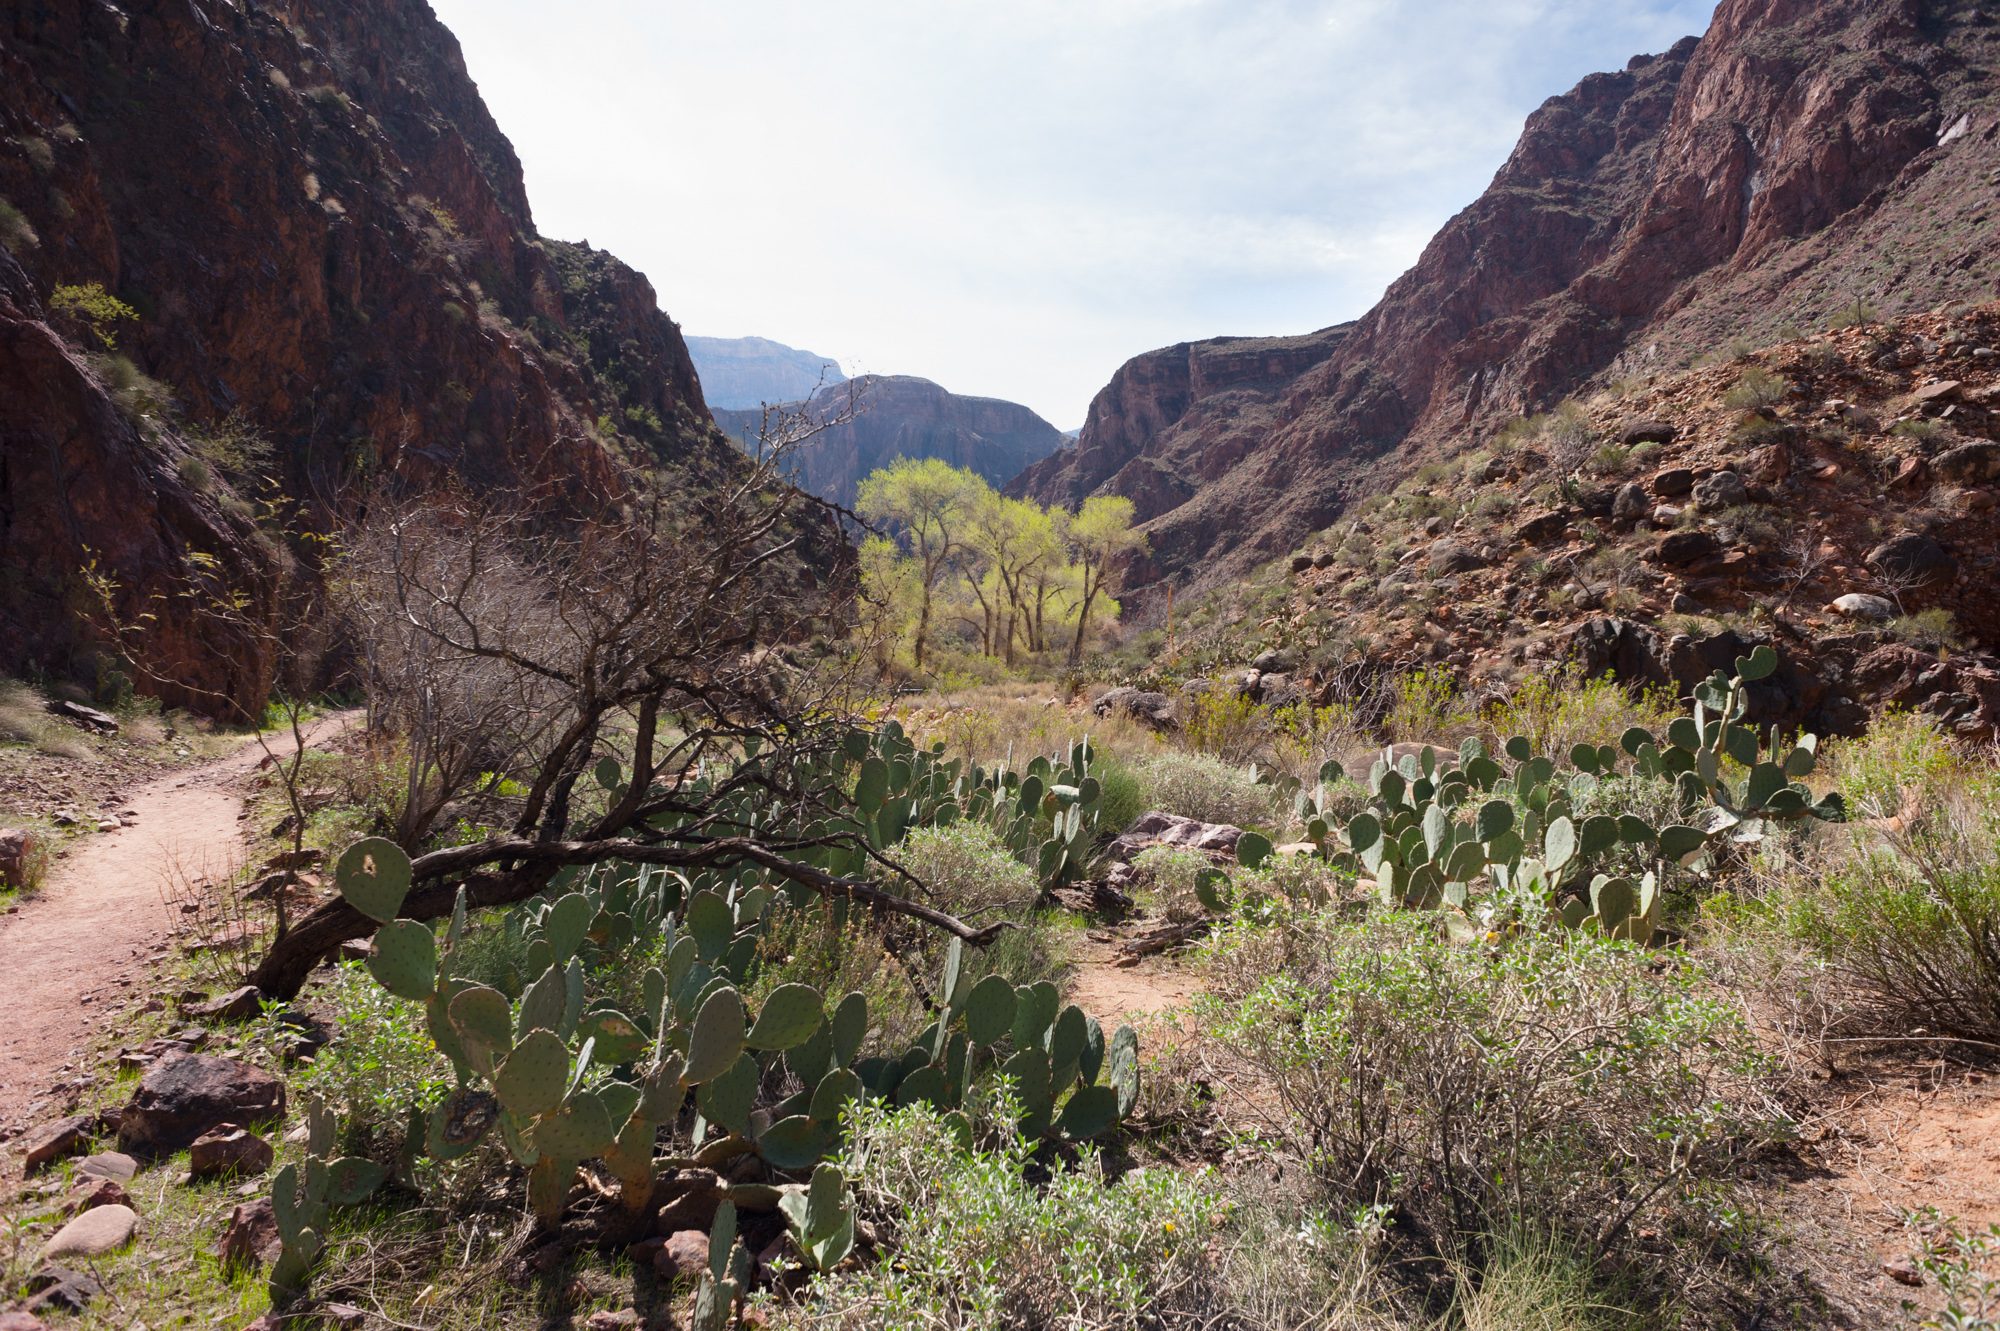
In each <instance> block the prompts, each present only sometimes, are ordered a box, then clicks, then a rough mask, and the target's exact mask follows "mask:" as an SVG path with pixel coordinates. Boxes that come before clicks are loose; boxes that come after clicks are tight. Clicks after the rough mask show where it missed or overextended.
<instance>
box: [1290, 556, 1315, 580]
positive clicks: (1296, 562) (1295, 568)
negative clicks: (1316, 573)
mask: <svg viewBox="0 0 2000 1331" xmlns="http://www.w3.org/2000/svg"><path fill="white" fill-rule="evenodd" d="M1312 566H1313V557H1312V556H1311V555H1293V556H1292V573H1293V575H1294V576H1296V575H1298V574H1300V573H1308V572H1311V571H1312Z"/></svg>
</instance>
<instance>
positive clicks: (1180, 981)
mask: <svg viewBox="0 0 2000 1331" xmlns="http://www.w3.org/2000/svg"><path fill="white" fill-rule="evenodd" d="M1199 989H1200V986H1199V985H1198V984H1197V983H1196V982H1195V979H1194V977H1193V976H1192V975H1190V974H1189V973H1188V971H1187V968H1186V967H1185V966H1183V965H1181V964H1180V963H1178V962H1176V961H1175V960H1174V959H1173V957H1171V956H1158V957H1147V958H1145V959H1144V960H1142V961H1140V962H1139V963H1138V964H1137V965H1130V966H1120V965H1119V964H1118V943H1117V939H1116V935H1115V934H1112V933H1110V932H1106V931H1099V930H1093V931H1092V932H1091V933H1090V934H1089V935H1087V936H1086V937H1085V938H1084V941H1083V943H1082V945H1081V946H1080V947H1079V948H1078V949H1077V953H1076V971H1075V973H1074V974H1073V975H1072V976H1071V977H1070V986H1069V1001H1070V1002H1072V1003H1074V1004H1076V1005H1077V1006H1078V1007H1080V1008H1082V1009H1083V1010H1084V1012H1085V1013H1087V1014H1088V1015H1090V1016H1093V1017H1095V1018H1097V1020H1098V1022H1099V1023H1100V1024H1102V1025H1103V1026H1104V1027H1105V1028H1106V1029H1112V1028H1115V1027H1117V1026H1118V1025H1120V1024H1121V1023H1125V1022H1130V1023H1132V1024H1134V1025H1138V1024H1140V1023H1141V1022H1142V1021H1144V1020H1145V1019H1146V1018H1149V1017H1158V1016H1160V1015H1161V1014H1163V1013H1166V1012H1168V1011H1170V1010H1171V1009H1173V1008H1177V1007H1181V1006H1183V1005H1185V1004H1186V1003H1187V1002H1188V1001H1189V1000H1190V999H1192V998H1193V997H1194V996H1195V994H1196V993H1197V992H1198V991H1199Z"/></svg>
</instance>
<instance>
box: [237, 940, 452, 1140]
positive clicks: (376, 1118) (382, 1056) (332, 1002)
mask: <svg viewBox="0 0 2000 1331" xmlns="http://www.w3.org/2000/svg"><path fill="white" fill-rule="evenodd" d="M314 997H315V1006H317V1007H318V1008H320V1009H321V1013H322V1015H323V1016H324V1017H325V1018H326V1020H327V1024H328V1025H329V1026H330V1027H331V1028H332V1038H331V1039H329V1040H328V1041H327V1044H326V1046H325V1047H324V1048H323V1049H321V1050H320V1051H319V1053H318V1054H317V1055H316V1056H315V1057H314V1058H313V1060H312V1061H311V1062H310V1063H306V1064H302V1065H301V1066H300V1067H299V1068H298V1069H296V1070H295V1071H294V1072H293V1073H292V1074H291V1087H292V1093H293V1094H295V1095H296V1094H298V1093H300V1092H313V1093H316V1094H318V1095H321V1096H323V1097H325V1099H326V1101H327V1103H328V1104H330V1105H332V1106H334V1107H335V1108H336V1109H337V1111H338V1112H339V1114H340V1116H341V1128H342V1131H343V1132H344V1133H346V1134H347V1136H348V1138H349V1147H350V1149H353V1150H359V1151H362V1152H364V1153H366V1154H369V1155H372V1156H375V1157H377V1158H380V1159H388V1158H390V1157H392V1156H393V1154H394V1153H395V1151H396V1149H397V1148H398V1147H399V1146H401V1144H402V1140H403V1130H404V1125H405V1124H407V1123H408V1122H409V1117H410V1106H412V1105H422V1106H424V1107H426V1108H428V1107H429V1106H431V1105H434V1104H436V1103H437V1102H438V1101H439V1100H440V1099H442V1098H443V1097H444V1095H445V1093H446V1092H448V1091H450V1090H451V1088H452V1071H451V1064H450V1063H448V1062H446V1061H445V1058H444V1056H443V1055H442V1054H440V1053H439V1052H438V1051H437V1046H436V1045H434V1044H432V1043H431V1038H430V1035H429V1034H428V1033H427V1032H426V1030H425V1027H424V1018H423V1013H422V1011H421V1009H419V1007H418V1006H417V1005H416V1004H415V1003H411V1002H408V1001H406V1000H404V999H401V998H397V997H396V996H395V995H393V994H391V993H390V992H389V991H388V990H386V989H384V988H383V987H382V986H381V985H380V984H378V983H376V981H375V977H374V976H372V975H370V974H369V973H368V970H367V968H366V967H365V966H363V965H362V964H361V963H360V962H358V961H357V962H345V963H343V964H341V965H339V966H336V967H334V968H333V970H332V972H331V973H330V974H329V976H328V977H327V980H326V982H325V983H324V984H322V985H320V986H318V987H317V988H316V990H315V995H314ZM265 1031H266V1033H267V1036H268V1037H269V1039H268V1042H269V1043H270V1044H272V1045H273V1046H274V1047H277V1048H284V1047H286V1045H287V1044H288V1043H289V1040H290V1038H291V1033H290V1031H289V1029H288V1028H287V1027H285V1026H284V1025H283V1022H282V1019H281V1018H279V1017H278V1016H276V1015H275V1014H274V1015H272V1016H268V1017H266V1018H265Z"/></svg>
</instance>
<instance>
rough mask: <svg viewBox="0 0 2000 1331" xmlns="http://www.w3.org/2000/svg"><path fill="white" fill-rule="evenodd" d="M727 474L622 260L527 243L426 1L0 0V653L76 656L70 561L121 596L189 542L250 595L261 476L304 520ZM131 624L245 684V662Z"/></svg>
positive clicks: (235, 686) (722, 453)
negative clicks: (355, 498) (469, 495)
mask: <svg viewBox="0 0 2000 1331" xmlns="http://www.w3.org/2000/svg"><path fill="white" fill-rule="evenodd" d="M107 302H112V303H107ZM218 441H223V442H218ZM246 441H247V442H248V445H249V446H248V448H247V450H246V447H245V445H246ZM265 446H268V452H266V447H265ZM732 465H734V463H733V455H732V451H731V450H730V449H729V448H728V446H727V443H726V441H724V440H723V439H722V438H721V436H720V435H719V434H718V433H717V432H716V431H715V430H714V429H713V426H712V425H711V423H710V421H709V418H708V412H707V407H706V405H705V403H704V402H703V399H702V392H701V386H700V383H699V382H698V380H697V378H696V375H695V370H694V366H693V364H692V362H691V361H690V359H689V357H688V354H687V350H686V347H685V346H684V344H683V342H682V339H681V336H680V332H679V330H678V329H677V328H676V327H675V326H674V324H673V323H672V322H671V321H670V320H669V319H668V318H667V317H666V316H665V315H663V314H662V313H661V312H660V309H659V303H658V299H657V297H656V295H655V293H654V291H653V289H652V287H651V286H650V285H649V284H648V283H647V281H646V280H645V278H644V277H642V276H641V275H639V274H638V273H636V272H634V271H632V270H631V269H629V268H627V267H625V266H624V265H623V264H620V263H619V262H618V261H617V260H615V259H613V258H611V257H610V256H608V255H605V254H601V253H598V252H595V251H592V250H590V249H588V248H587V247H585V246H580V245H570V244H565V243H562V242H557V241H551V240H546V239H544V238H542V237H540V236H539V235H538V234H537V233H536V231H535V228H534V221H533V216H532V214H531V212H530V209H529V204H528V199H527V195H526V191H525V189H524V187H523V184H522V177H521V169H520V165H519V162H518V161H517V160H516V158H515V156H514V152H513V149H512V148H511V146H510V145H509V144H508V142H507V140H506V138H505V137H504V135H502V133H501V132H500V130H499V128H498V127H497V126H496V125H495V124H494V122H493V120H492V118H491V116H490V115H489V114H488V113H487V111H486V108H485V106H484V104H483V103H482V102H481V100H480V97H479V93H478V90H477V88H476V87H475V86H474V84H473V82H472V80H471V78H470V76H469V75H468V73H467V71H466V68H465V64H464V61H463V59H462V57H461V55H460V52H459V48H458V45H457V42H456V41H455V40H454V39H453V37H452V36H451V34H450V33H449V32H448V31H446V29H445V28H444V27H443V26H442V25H441V24H440V23H439V22H438V20H437V18H436V16H435V15H434V14H433V13H432V12H431V9H430V7H429V6H428V5H427V4H426V3H424V0H340V2H339V3H334V2H333V0H260V3H255V4H249V3H245V4H238V3H234V2H233V0H129V2H128V3H126V4H124V5H122V6H118V7H114V6H112V5H109V4H105V3H102V0H33V2H32V3H26V4H15V5H9V6H7V7H6V9H5V11H4V12H0V670H8V671H20V670H37V671H45V672H49V673H55V674H65V673H67V674H77V673H84V674H88V673H89V672H90V670H91V669H92V668H93V666H94V665H95V664H97V656H96V653H97V650H98V649H97V648H96V647H95V646H93V643H92V642H91V640H90V636H89V634H88V633H87V632H84V631H81V630H80V628H79V625H78V619H77V613H76V612H77V609H78V604H79V598H80V595H81V593H80V585H79V579H78V572H79V570H80V569H81V568H82V567H83V565H84V563H85V562H86V560H89V559H93V558H94V559H95V560H97V561H98V563H99V566H100V567H101V569H102V570H103V571H105V572H106V573H108V574H109V575H110V576H111V577H112V578H114V579H115V580H116V581H117V583H118V585H119V586H120V588H121V589H122V593H123V595H124V597H125V600H126V604H127V607H128V608H137V607H138V606H140V605H141V604H142V603H143V600H144V598H145V597H146V596H148V595H150V594H154V593H162V592H169V591H172V590H173V589H174V588H176V587H177V586H178V585H179V581H180V578H181V575H182V574H183V572H184V571H185V569H186V567H187V564H188V560H189V557H190V556H191V555H195V554H210V555H214V556H216V557H217V558H218V559H219V560H220V561H221V566H222V567H224V568H226V569H228V570H230V572H231V576H232V578H233V579H234V580H235V581H236V582H237V583H238V584H240V585H241V586H243V587H244V588H245V589H246V590H249V591H251V592H252V593H253V595H254V594H256V590H257V589H258V588H259V587H268V586H269V581H270V579H269V575H270V570H271V569H272V568H274V567H275V566H276V565H277V563H278V562H279V561H282V560H283V559H285V558H287V554H286V551H285V549H284V541H283V540H282V539H281V538H280V537H278V536H275V535H274V534H272V533H271V532H269V531H268V530H260V528H259V526H258V523H257V521H256V520H255V517H256V515H255V513H254V512H253V509H252V506H251V505H250V504H248V503H246V502H245V499H246V496H247V495H248V494H249V493H250V491H252V490H253V489H255V488H259V487H261V486H262V485H263V484H264V483H266V482H269V481H275V482H276V483H277V484H278V486H279V487H280V488H281V490H282V491H283V492H284V493H285V494H287V495H289V496H290V497H291V498H292V499H293V500H294V501H296V502H298V503H300V504H301V505H302V506H303V511H302V514H301V517H300V520H301V521H303V522H306V523H308V524H310V523H313V522H315V521H324V520H325V518H326V516H327V514H328V512H329V511H330V510H331V508H332V507H334V506H335V505H336V504H337V503H338V502H339V501H340V498H341V496H343V495H346V494H351V493H353V492H354V490H355V489H356V488H357V487H358V485H359V484H360V483H361V482H362V481H364V480H365V479H368V478H388V479H389V480H391V481H392V482H393V483H400V484H407V485H428V484H434V483H437V482H439V481H443V480H447V479H457V480H463V481H466V482H468V483H472V484H476V485H479V486H483V487H494V486H520V487H530V486H532V487H539V488H543V489H554V490H558V491H571V492H575V493H577V494H579V495H590V496H609V495H615V494H617V493H619V492H621V491H622V490H624V489H625V488H627V487H628V486H629V485H630V484H631V483H632V482H633V478H634V477H636V476H638V475H640V474H645V475H648V476H658V475H664V476H665V477H666V478H667V479H666V481H665V483H667V484H694V485H700V484H704V483H707V481H709V480H712V479H714V478H715V477H717V476H719V475H720V474H721V473H722V471H723V470H724V469H726V468H729V467H731V466H732ZM163 632H168V631H166V630H163ZM161 645H162V647H163V648H165V649H166V651H167V655H168V656H169V658H170V665H171V667H172V668H173V669H174V671H175V673H177V674H179V675H181V676H183V677H185V678H187V679H189V680H190V681H191V682H193V683H195V684H197V685H198V686H199V687H201V688H204V689H213V690H218V691H221V692H224V693H226V694H228V695H230V696H232V697H234V698H236V699H238V700H239V701H254V700H255V699H256V698H257V697H258V696H259V694H260V691H261V688H262V686H263V678H264V672H265V671H266V670H267V669H268V666H269V662H268V661H263V660H259V659H254V658H246V657H245V655H244V654H242V653H241V652H235V651H230V650H218V645H217V644H210V643H202V642H196V641H187V642H179V643H175V642H170V641H169V642H163V643H162V644H161Z"/></svg>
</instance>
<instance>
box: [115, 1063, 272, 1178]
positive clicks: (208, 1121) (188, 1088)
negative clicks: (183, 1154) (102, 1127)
mask: <svg viewBox="0 0 2000 1331" xmlns="http://www.w3.org/2000/svg"><path fill="white" fill-rule="evenodd" d="M284 1113H285V1083H284V1082H282V1081H280V1080H278V1078H276V1077H274V1076H272V1075H271V1074H270V1073H268V1072H265V1071H264V1070H262V1069H261V1068H253V1067H251V1066H250V1065H249V1064H248V1063H239V1062H237V1061H236V1060H235V1059H232V1058H217V1057H215V1056H213V1055H210V1054H179V1055H175V1056H172V1057H168V1058H164V1059H162V1060H161V1061H160V1062H158V1063H156V1064H154V1065H153V1067H152V1069H151V1071H149V1072H147V1073H146V1077H145V1080H143V1081H141V1082H140V1083H139V1089H138V1090H137V1091H135V1092H134V1093H133V1095H132V1102H131V1104H129V1105H127V1106H126V1108H125V1113H124V1117H123V1118H122V1119H121V1120H120V1123H119V1127H118V1142H119V1144H120V1145H121V1146H123V1147H124V1148H125V1149H126V1150H127V1151H130V1152H132V1153H133V1154H135V1155H141V1156H143V1155H169V1154H172V1153H173V1152H175V1151H178V1150H181V1149H183V1148H185V1147H188V1146H192V1145H193V1144H194V1141H195V1139H196V1138H197V1137H200V1136H201V1135H202V1134H203V1133H205V1132H208V1131H209V1130H210V1129H212V1128H217V1127H220V1126H222V1125H223V1124H225V1123H262V1122H264V1121H266V1120H267V1119H274V1118H282V1117H283V1116H284Z"/></svg>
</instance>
